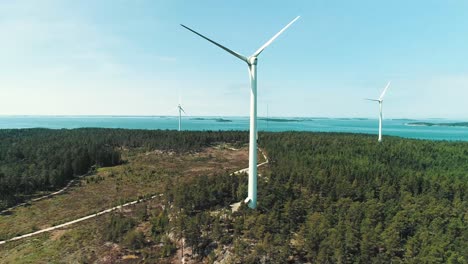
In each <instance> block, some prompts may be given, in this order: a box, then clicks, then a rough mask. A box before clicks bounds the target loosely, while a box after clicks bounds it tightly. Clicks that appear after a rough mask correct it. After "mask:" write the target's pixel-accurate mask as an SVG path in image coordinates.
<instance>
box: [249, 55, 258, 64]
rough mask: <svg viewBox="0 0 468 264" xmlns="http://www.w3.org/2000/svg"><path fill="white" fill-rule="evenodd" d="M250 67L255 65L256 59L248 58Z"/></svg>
mask: <svg viewBox="0 0 468 264" xmlns="http://www.w3.org/2000/svg"><path fill="white" fill-rule="evenodd" d="M249 64H250V65H257V57H250V58H249Z"/></svg>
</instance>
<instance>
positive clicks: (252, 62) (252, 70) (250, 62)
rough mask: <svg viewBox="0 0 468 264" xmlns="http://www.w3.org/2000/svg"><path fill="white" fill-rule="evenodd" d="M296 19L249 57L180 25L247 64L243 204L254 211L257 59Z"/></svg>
mask: <svg viewBox="0 0 468 264" xmlns="http://www.w3.org/2000/svg"><path fill="white" fill-rule="evenodd" d="M298 19H299V16H297V17H296V18H295V19H294V20H292V21H291V22H289V24H287V25H286V26H285V27H284V28H283V29H281V30H280V31H279V32H278V33H276V35H274V36H273V37H272V38H271V39H270V40H268V41H267V42H266V43H265V44H263V46H261V47H260V48H259V49H258V50H257V51H255V52H254V53H253V54H252V55H251V56H250V57H246V56H244V55H241V54H239V53H237V52H235V51H233V50H231V49H228V48H226V47H225V46H223V45H221V44H219V43H217V42H215V41H213V40H211V39H209V38H207V37H205V36H203V35H202V34H200V33H198V32H196V31H195V30H193V29H190V28H189V27H186V26H184V25H182V24H181V26H182V27H184V28H186V29H188V30H189V31H191V32H193V33H195V34H196V35H198V36H200V37H202V38H204V39H205V40H208V41H209V42H211V43H212V44H214V45H216V46H218V47H220V48H221V49H223V50H225V51H227V52H228V53H230V54H231V55H233V56H234V57H236V58H238V59H240V60H242V61H244V62H245V63H247V66H248V67H249V78H250V131H249V132H250V137H249V188H248V196H247V198H246V199H245V201H244V202H245V203H248V205H249V207H250V208H252V209H255V208H256V207H257V140H256V137H257V57H258V56H259V55H260V53H262V51H263V50H264V49H265V48H266V47H268V46H269V45H270V44H271V43H272V42H273V41H274V40H275V39H276V38H277V37H278V36H279V35H281V33H283V32H284V31H285V30H286V29H287V28H288V27H289V26H291V25H292V24H293V23H294V22H296V20H298Z"/></svg>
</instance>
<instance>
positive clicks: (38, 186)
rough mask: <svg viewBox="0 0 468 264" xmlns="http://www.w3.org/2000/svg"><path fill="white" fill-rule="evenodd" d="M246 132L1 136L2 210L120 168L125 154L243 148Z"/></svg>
mask: <svg viewBox="0 0 468 264" xmlns="http://www.w3.org/2000/svg"><path fill="white" fill-rule="evenodd" d="M245 140H247V134H246V132H223V133H220V132H180V133H174V131H163V130H156V131H150V130H126V129H93V128H86V129H74V130H67V129H63V130H50V129H21V130H18V129H11V130H0V210H1V209H2V208H5V207H8V206H11V205H14V204H16V203H18V202H21V201H22V200H23V199H24V197H25V195H30V194H34V193H35V192H37V191H47V190H54V189H57V188H59V187H62V186H64V185H65V184H66V183H67V182H68V181H69V180H71V179H72V178H73V177H76V176H77V175H82V174H85V173H87V172H88V171H89V170H90V169H91V168H92V167H93V166H113V165H117V164H120V163H121V162H122V160H121V155H120V149H121V148H145V149H148V150H150V149H159V150H168V151H176V152H184V151H193V150H197V149H200V148H201V147H205V146H208V145H210V144H212V143H213V142H220V141H222V142H233V143H236V142H245Z"/></svg>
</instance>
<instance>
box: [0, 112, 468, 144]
mask: <svg viewBox="0 0 468 264" xmlns="http://www.w3.org/2000/svg"><path fill="white" fill-rule="evenodd" d="M257 122H258V123H257V124H258V129H259V131H315V132H346V133H365V134H376V135H377V133H378V120H377V119H367V118H318V117H316V118H314V117H310V118H283V117H282V118H274V117H273V118H272V117H270V118H269V119H268V120H267V119H265V118H263V119H259V120H258V121H257ZM410 122H431V123H450V122H466V120H449V119H424V120H421V119H418V120H415V119H386V120H384V121H383V136H385V135H392V136H399V137H406V138H417V139H429V140H452V141H453V140H459V141H468V127H450V126H414V125H408V123H410ZM37 127H41V128H51V129H62V128H66V129H73V128H81V127H103V128H126V129H170V130H176V129H178V117H175V116H0V129H10V128H37ZM248 129H249V118H248V117H183V118H182V130H248Z"/></svg>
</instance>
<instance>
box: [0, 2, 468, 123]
mask: <svg viewBox="0 0 468 264" xmlns="http://www.w3.org/2000/svg"><path fill="white" fill-rule="evenodd" d="M467 13H468V2H467V1H462V0H459V1H455V0H445V1H442V0H440V1H430V0H426V1H400V0H395V1H360V0H357V1H344V0H343V1H333V0H332V1H289V2H282V3H280V2H279V1H278V2H277V1H243V0H242V1H214V0H213V1H177V0H171V1H157V0H156V1H119V0H112V1H91V0H90V1H67V0H60V1H53V0H43V1H32V0H31V1H1V2H0V36H1V38H0V39H1V41H0V95H1V97H0V98H1V99H2V101H1V104H0V115H17V114H18V115H167V114H174V115H175V114H176V106H177V103H178V101H179V96H180V97H181V101H182V104H183V106H184V108H185V109H186V111H187V112H188V113H189V114H190V115H211V116H218V115H227V116H247V115H248V113H249V80H248V75H247V67H246V65H245V63H243V62H241V61H239V60H238V59H236V58H234V57H232V56H231V55H229V54H228V53H226V52H224V51H222V50H220V49H219V48H217V47H215V46H213V45H212V44H210V43H208V42H207V41H205V40H203V39H201V38H199V37H197V36H196V35H194V34H193V33H191V32H189V31H187V30H185V29H183V28H182V27H180V25H179V24H181V23H182V24H185V25H187V26H189V27H192V28H193V29H195V30H197V31H199V32H201V33H203V34H205V35H207V36H209V37H211V38H212V39H214V40H216V41H218V42H220V43H222V44H224V45H226V46H227V47H229V48H232V49H233V50H235V51H237V52H240V53H242V54H244V55H250V54H252V53H253V52H254V51H255V50H256V49H257V48H259V47H260V46H261V45H262V44H263V43H264V42H265V41H267V40H268V39H269V38H270V37H271V36H273V35H274V34H275V33H276V32H277V31H279V30H280V29H281V28H282V27H283V26H284V25H286V24H287V23H288V22H289V21H290V20H292V19H293V18H294V17H295V16H297V15H301V19H300V20H298V21H297V22H296V23H295V24H294V25H292V26H291V27H290V28H289V29H288V30H287V31H286V32H285V33H284V34H283V35H281V36H280V37H279V38H278V39H277V40H276V41H275V42H274V43H273V44H272V45H271V46H269V47H268V48H267V49H266V50H265V51H264V52H263V53H262V54H261V55H260V57H259V65H258V102H259V105H258V112H259V114H260V115H265V113H266V108H267V104H268V105H269V112H270V115H272V116H326V117H377V113H378V106H377V104H375V103H372V102H367V101H364V100H363V98H366V97H378V96H379V94H380V92H381V90H382V89H383V88H384V86H385V84H386V83H387V81H389V80H391V81H392V86H391V87H390V89H389V91H388V92H387V95H386V98H385V99H386V100H385V101H384V116H385V117H390V118H398V117H408V118H425V117H445V118H453V119H467V118H468V107H467V106H466V105H467V103H466V102H467V101H468V45H467V43H468V16H466V14H467Z"/></svg>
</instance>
